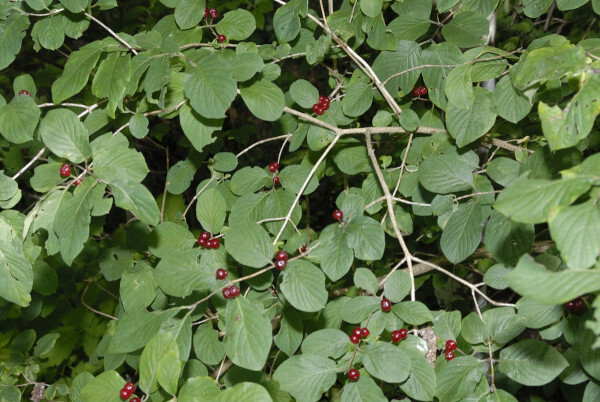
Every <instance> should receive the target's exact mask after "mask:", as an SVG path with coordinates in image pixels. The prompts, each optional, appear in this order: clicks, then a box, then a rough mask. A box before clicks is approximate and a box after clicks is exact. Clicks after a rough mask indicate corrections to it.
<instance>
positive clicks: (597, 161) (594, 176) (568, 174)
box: [560, 154, 600, 185]
mask: <svg viewBox="0 0 600 402" xmlns="http://www.w3.org/2000/svg"><path fill="white" fill-rule="evenodd" d="M560 173H561V174H562V176H563V177H564V178H565V179H571V178H576V177H581V178H585V179H588V180H589V181H590V183H591V184H594V185H599V184H600V154H595V155H591V156H590V157H589V158H586V160H584V161H583V162H582V163H580V164H579V165H577V166H575V167H572V168H571V169H568V170H563V171H562V172H560Z"/></svg>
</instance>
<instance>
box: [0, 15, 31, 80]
mask: <svg viewBox="0 0 600 402" xmlns="http://www.w3.org/2000/svg"><path fill="white" fill-rule="evenodd" d="M5 5H6V4H5ZM5 15H6V14H4V15H3V21H2V22H1V23H0V32H1V33H0V49H1V50H0V70H3V69H5V68H6V67H7V66H9V65H10V64H11V63H12V62H13V60H14V59H15V55H16V54H18V53H19V51H20V50H21V44H22V41H23V38H24V37H25V32H24V31H25V30H26V29H27V28H28V27H29V18H28V17H27V16H25V15H21V13H9V15H8V18H6V19H5V17H4V16H5Z"/></svg>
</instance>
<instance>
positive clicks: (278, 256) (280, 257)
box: [275, 250, 288, 260]
mask: <svg viewBox="0 0 600 402" xmlns="http://www.w3.org/2000/svg"><path fill="white" fill-rule="evenodd" d="M275 259H277V260H287V259H288V253H286V252H285V251H283V250H279V251H278V252H277V254H275Z"/></svg>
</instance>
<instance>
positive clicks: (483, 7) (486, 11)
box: [462, 0, 499, 18]
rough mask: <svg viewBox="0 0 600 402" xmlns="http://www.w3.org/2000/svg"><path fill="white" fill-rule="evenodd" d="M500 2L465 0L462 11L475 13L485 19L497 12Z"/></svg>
mask: <svg viewBox="0 0 600 402" xmlns="http://www.w3.org/2000/svg"><path fill="white" fill-rule="evenodd" d="M498 2H499V0H464V1H463V4H462V9H463V10H465V11H475V12H478V13H479V14H481V15H483V16H484V17H486V18H487V17H489V16H490V14H491V13H492V12H493V11H494V10H496V7H497V6H498Z"/></svg>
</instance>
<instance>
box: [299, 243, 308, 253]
mask: <svg viewBox="0 0 600 402" xmlns="http://www.w3.org/2000/svg"><path fill="white" fill-rule="evenodd" d="M298 251H300V252H301V253H306V246H305V245H302V246H301V247H300V249H299V250H298Z"/></svg>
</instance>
